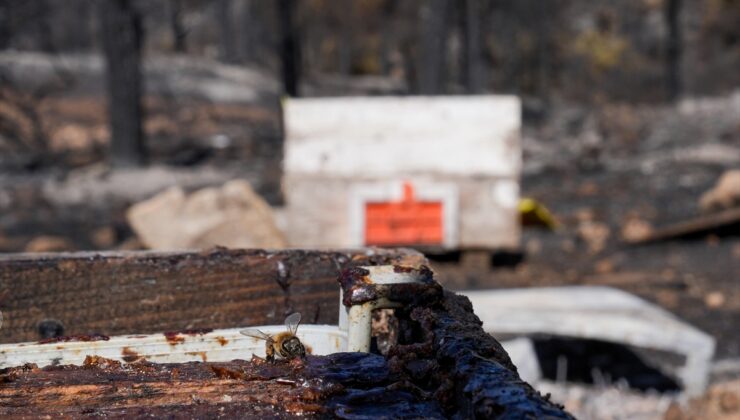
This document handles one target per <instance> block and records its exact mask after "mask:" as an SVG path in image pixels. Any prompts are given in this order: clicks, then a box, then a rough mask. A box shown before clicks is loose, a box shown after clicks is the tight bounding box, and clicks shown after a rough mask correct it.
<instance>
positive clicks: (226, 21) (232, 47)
mask: <svg viewBox="0 0 740 420" xmlns="http://www.w3.org/2000/svg"><path fill="white" fill-rule="evenodd" d="M231 13H232V7H231V0H219V1H218V4H217V14H218V16H217V19H218V22H217V23H218V26H219V28H220V29H221V60H223V61H225V62H227V63H233V62H235V61H237V59H238V57H237V53H236V37H235V36H234V25H233V24H232V21H231Z"/></svg>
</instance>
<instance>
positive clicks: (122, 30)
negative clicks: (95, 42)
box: [100, 0, 146, 167]
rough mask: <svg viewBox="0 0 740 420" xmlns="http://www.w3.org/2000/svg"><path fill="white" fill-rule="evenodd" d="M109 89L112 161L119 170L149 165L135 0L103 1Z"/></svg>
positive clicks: (102, 17) (101, 4) (139, 25)
mask: <svg viewBox="0 0 740 420" xmlns="http://www.w3.org/2000/svg"><path fill="white" fill-rule="evenodd" d="M100 17H101V19H100V21H101V28H102V32H103V48H104V50H105V64H106V76H107V88H108V114H109V119H110V133H111V147H110V157H109V158H110V162H111V164H112V165H113V166H117V167H130V166H140V165H143V164H144V163H145V162H146V149H145V145H144V136H143V133H142V129H141V121H142V114H143V112H142V107H141V90H142V89H141V43H142V36H143V34H142V25H141V16H140V14H139V12H138V11H137V10H136V7H135V5H134V4H133V0H106V1H101V2H100Z"/></svg>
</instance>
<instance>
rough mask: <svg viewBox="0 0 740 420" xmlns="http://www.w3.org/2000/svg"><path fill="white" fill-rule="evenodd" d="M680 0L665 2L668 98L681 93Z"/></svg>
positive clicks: (672, 98)
mask: <svg viewBox="0 0 740 420" xmlns="http://www.w3.org/2000/svg"><path fill="white" fill-rule="evenodd" d="M680 16H681V0H667V1H666V2H665V19H666V26H667V27H668V45H667V48H666V73H665V78H666V91H667V94H668V98H669V99H670V100H675V99H676V98H678V96H679V95H680V94H681V52H682V39H681V23H680Z"/></svg>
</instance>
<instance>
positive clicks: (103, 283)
mask: <svg viewBox="0 0 740 420" xmlns="http://www.w3.org/2000/svg"><path fill="white" fill-rule="evenodd" d="M423 261H424V258H423V256H422V255H421V254H418V253H416V252H413V251H408V250H399V251H384V250H378V249H374V250H359V251H303V250H286V251H264V250H225V249H215V250H212V251H208V252H203V253H195V252H179V253H161V252H114V253H70V254H37V255H34V254H10V255H5V256H0V310H2V312H3V315H4V324H3V326H2V329H0V342H2V343H10V342H20V341H33V340H37V339H38V333H37V325H38V323H39V322H40V321H41V320H44V319H54V320H58V321H59V322H61V324H62V325H63V326H64V334H65V335H77V334H88V333H93V332H97V333H102V334H106V335H116V334H127V333H154V332H161V331H168V330H181V329H191V328H225V327H239V326H249V325H263V324H280V323H282V322H283V320H284V317H285V316H286V314H289V313H291V312H294V311H299V312H301V313H302V314H303V319H304V322H305V323H319V324H332V323H336V322H337V313H338V308H339V306H338V305H339V302H338V300H339V297H338V294H339V288H338V285H337V283H336V278H337V275H338V274H339V271H340V270H342V269H344V268H347V267H350V266H356V265H373V264H393V263H408V264H419V263H422V262H423Z"/></svg>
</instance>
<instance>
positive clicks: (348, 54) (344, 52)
mask: <svg viewBox="0 0 740 420" xmlns="http://www.w3.org/2000/svg"><path fill="white" fill-rule="evenodd" d="M354 12H355V8H354V3H353V2H351V1H345V2H343V4H342V15H344V16H343V20H342V22H341V23H340V25H341V26H340V27H341V35H340V39H339V51H338V53H339V60H338V61H339V66H338V67H339V74H341V75H343V76H348V75H349V74H350V73H351V72H352V29H353V28H352V26H353V25H354Z"/></svg>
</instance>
